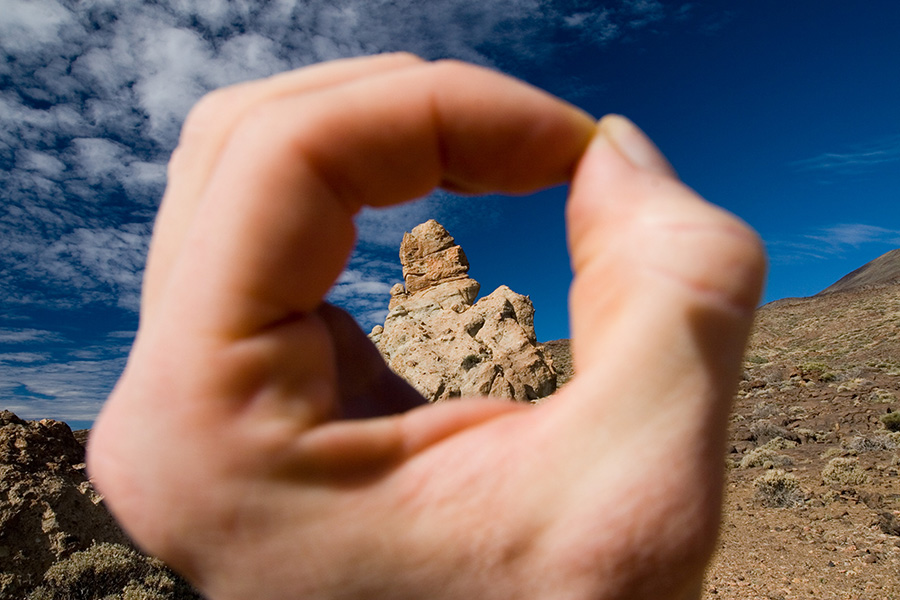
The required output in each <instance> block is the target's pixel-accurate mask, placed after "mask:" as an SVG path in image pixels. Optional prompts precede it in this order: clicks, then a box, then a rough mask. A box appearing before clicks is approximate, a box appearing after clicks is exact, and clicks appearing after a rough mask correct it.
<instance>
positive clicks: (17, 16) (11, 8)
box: [0, 0, 73, 52]
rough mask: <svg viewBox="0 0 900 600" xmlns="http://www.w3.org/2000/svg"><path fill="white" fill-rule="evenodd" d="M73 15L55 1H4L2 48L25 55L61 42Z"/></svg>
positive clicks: (0, 45)
mask: <svg viewBox="0 0 900 600" xmlns="http://www.w3.org/2000/svg"><path fill="white" fill-rule="evenodd" d="M72 17H73V15H72V13H71V12H70V11H69V10H68V9H67V8H64V7H63V6H61V5H60V4H59V3H58V2H54V1H53V0H4V2H3V16H2V18H0V47H2V48H3V49H5V50H6V51H7V52H22V51H26V50H29V49H32V48H34V46H35V45H40V44H47V43H50V42H53V41H56V40H58V39H59V34H60V31H61V30H62V29H63V28H64V27H71V26H72V25H73V18H72Z"/></svg>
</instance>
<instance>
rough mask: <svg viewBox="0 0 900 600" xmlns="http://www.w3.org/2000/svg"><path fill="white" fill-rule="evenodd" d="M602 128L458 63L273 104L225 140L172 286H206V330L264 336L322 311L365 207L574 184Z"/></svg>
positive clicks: (533, 92) (197, 296)
mask: <svg viewBox="0 0 900 600" xmlns="http://www.w3.org/2000/svg"><path fill="white" fill-rule="evenodd" d="M594 126H595V123H594V120H593V119H591V118H590V117H588V116H587V115H585V114H584V113H582V112H581V111H579V110H578V109H576V108H574V107H572V106H570V105H568V104H565V103H564V102H562V101H560V100H558V99H556V98H553V97H552V96H550V95H548V94H546V93H544V92H542V91H540V90H537V89H535V88H533V87H530V86H528V85H526V84H524V83H522V82H519V81H517V80H514V79H511V78H508V77H505V76H503V75H500V74H498V73H495V72H492V71H489V70H486V69H482V68H478V67H474V66H471V65H464V64H460V63H456V62H441V63H428V64H424V65H416V66H411V67H408V68H402V69H396V70H392V71H390V72H388V73H379V74H376V75H373V76H371V77H363V78H361V79H358V80H354V81H351V82H347V83H342V84H340V85H336V86H333V87H329V88H326V89H320V90H315V91H312V92H309V93H304V94H299V95H296V96H290V97H282V98H276V99H273V100H269V101H266V102H262V103H260V104H259V105H258V106H256V107H255V108H254V109H252V110H250V111H247V112H246V113H245V115H244V116H243V118H242V120H241V122H240V123H239V124H238V125H237V126H236V127H235V129H234V132H233V133H232V135H231V136H230V139H229V140H228V142H227V143H226V144H225V146H224V148H223V150H222V152H221V154H220V156H219V159H218V161H217V163H216V165H215V167H214V169H213V175H212V177H211V179H210V181H209V183H208V184H207V186H206V189H205V191H204V193H203V197H202V200H201V203H200V206H199V207H198V209H197V213H196V216H195V218H194V222H193V225H192V229H191V231H190V232H189V233H188V236H187V238H186V243H185V244H184V248H185V249H184V251H183V252H182V254H181V257H180V258H179V259H178V264H176V265H175V267H174V272H173V274H172V280H173V281H172V282H171V285H170V286H168V287H169V289H170V290H171V289H175V290H178V289H181V290H185V289H191V288H194V289H195V292H196V293H193V294H191V295H190V297H189V298H185V297H184V294H183V293H181V294H179V296H180V298H179V304H180V305H181V308H182V309H187V314H192V315H194V320H193V322H192V323H191V326H192V327H201V328H203V329H205V330H207V331H218V332H219V333H221V334H223V335H225V336H227V337H233V336H236V337H244V336H246V335H251V334H252V333H254V332H257V331H260V330H262V329H265V328H267V327H268V326H270V325H272V324H275V323H278V322H280V321H282V320H284V319H286V318H289V317H291V316H293V315H298V314H305V313H309V312H310V311H312V310H314V309H315V308H316V307H317V306H318V305H319V304H320V302H321V301H322V298H323V297H324V295H325V293H326V292H327V291H328V289H329V287H330V286H331V284H332V283H333V281H334V280H335V278H336V277H337V276H338V274H339V273H340V271H341V269H342V268H343V266H344V263H345V261H346V258H347V256H348V254H349V252H350V249H351V247H352V243H353V237H354V231H353V222H352V218H353V215H354V213H355V212H356V211H357V210H359V208H360V207H362V206H364V205H369V206H385V205H389V204H394V203H398V202H403V201H406V200H410V199H413V198H416V197H419V196H421V195H424V194H426V193H427V192H429V191H430V190H431V189H433V188H434V187H436V186H438V185H446V186H449V187H453V188H456V189H461V190H465V191H468V192H474V193H482V192H491V191H494V192H506V193H522V192H527V191H532V190H535V189H537V188H540V187H544V186H548V185H553V184H557V183H560V182H562V181H565V180H567V179H568V178H569V177H570V176H571V174H572V172H573V171H574V168H575V165H576V163H577V161H578V159H579V157H580V156H581V153H582V152H583V150H584V148H585V147H586V146H587V144H588V142H589V140H590V137H591V135H592V134H593V132H594ZM198 277H200V278H202V280H203V281H204V285H203V286H202V289H196V286H195V285H193V284H194V282H196V281H197V280H198ZM185 303H187V305H189V306H194V308H195V309H196V310H190V308H189V306H185ZM182 314H184V313H182Z"/></svg>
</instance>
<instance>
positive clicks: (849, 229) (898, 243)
mask: <svg viewBox="0 0 900 600" xmlns="http://www.w3.org/2000/svg"><path fill="white" fill-rule="evenodd" d="M866 245H883V246H886V247H887V246H891V247H895V248H896V247H900V229H889V228H886V227H881V226H878V225H868V224H865V223H841V224H837V225H833V226H830V227H824V228H820V229H817V230H814V231H809V232H806V233H803V234H800V235H798V236H796V237H794V238H791V239H781V240H770V241H768V242H767V246H768V248H769V251H770V254H771V255H772V260H773V261H774V262H777V263H780V264H797V263H802V262H807V261H816V260H829V259H833V258H835V257H839V256H842V255H843V254H845V253H846V252H848V251H850V250H856V249H859V248H860V247H862V246H866Z"/></svg>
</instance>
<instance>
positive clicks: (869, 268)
mask: <svg viewBox="0 0 900 600" xmlns="http://www.w3.org/2000/svg"><path fill="white" fill-rule="evenodd" d="M895 283H900V248H898V249H896V250H891V251H890V252H888V253H887V254H883V255H881V256H879V257H878V258H876V259H875V260H873V261H871V262H868V263H866V264H864V265H863V266H861V267H860V268H858V269H856V270H855V271H853V272H852V273H849V274H847V275H845V276H844V277H842V278H841V279H839V280H838V281H837V282H835V283H834V284H832V285H830V286H828V287H827V288H825V289H824V290H822V291H821V292H819V295H822V294H830V293H832V292H846V291H850V290H855V289H859V288H865V287H873V286H880V285H891V284H895Z"/></svg>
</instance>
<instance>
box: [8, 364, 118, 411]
mask: <svg viewBox="0 0 900 600" xmlns="http://www.w3.org/2000/svg"><path fill="white" fill-rule="evenodd" d="M12 362H13V361H6V360H4V358H3V355H0V398H3V402H4V406H3V408H5V409H7V410H12V411H13V412H15V413H16V414H17V415H18V416H19V417H21V418H23V419H42V418H47V417H51V418H55V419H66V420H85V421H90V420H93V419H95V418H96V416H97V414H98V413H99V412H100V407H101V405H102V403H103V400H105V399H106V396H108V395H109V393H110V392H111V391H112V387H113V385H114V384H115V381H116V379H117V377H118V375H119V374H120V373H121V372H122V369H123V368H124V367H125V359H124V358H113V359H105V360H72V359H71V357H68V356H67V357H65V358H63V359H61V360H59V361H35V362H34V363H26V364H11V363H12Z"/></svg>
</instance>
